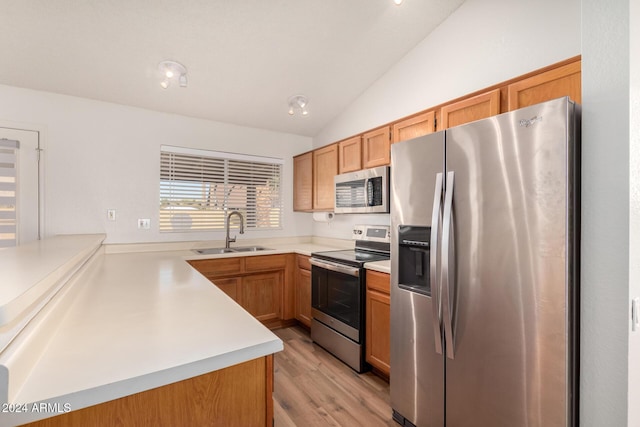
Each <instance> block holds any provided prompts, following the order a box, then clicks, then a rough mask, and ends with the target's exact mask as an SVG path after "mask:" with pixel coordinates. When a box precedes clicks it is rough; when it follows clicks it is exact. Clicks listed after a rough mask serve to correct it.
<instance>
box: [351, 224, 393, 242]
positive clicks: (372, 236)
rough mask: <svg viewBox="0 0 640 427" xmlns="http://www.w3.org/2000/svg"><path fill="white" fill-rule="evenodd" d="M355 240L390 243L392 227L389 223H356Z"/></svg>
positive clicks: (353, 236)
mask: <svg viewBox="0 0 640 427" xmlns="http://www.w3.org/2000/svg"><path fill="white" fill-rule="evenodd" d="M352 238H353V240H366V241H370V242H383V243H389V242H390V241H391V228H390V227H389V226H388V225H354V226H353V234H352Z"/></svg>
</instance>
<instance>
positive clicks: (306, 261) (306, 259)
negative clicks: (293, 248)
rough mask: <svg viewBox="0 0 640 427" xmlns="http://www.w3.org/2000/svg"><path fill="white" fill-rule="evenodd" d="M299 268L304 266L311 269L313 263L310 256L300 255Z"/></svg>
mask: <svg viewBox="0 0 640 427" xmlns="http://www.w3.org/2000/svg"><path fill="white" fill-rule="evenodd" d="M297 258H298V268H302V269H303V270H311V263H310V262H309V257H308V256H306V255H298V256H297Z"/></svg>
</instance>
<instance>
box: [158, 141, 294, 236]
mask: <svg viewBox="0 0 640 427" xmlns="http://www.w3.org/2000/svg"><path fill="white" fill-rule="evenodd" d="M282 164H283V161H282V159H275V158H268V157H257V156H248V155H243V154H234V153H223V152H216V151H207V150H195V149H188V148H181V147H171V146H165V145H163V146H161V148H160V220H159V224H160V231H161V232H184V231H215V230H224V229H225V221H226V218H227V214H228V213H230V212H232V211H234V210H236V211H239V212H240V213H241V214H242V215H243V216H244V220H245V227H247V228H248V229H254V230H268V229H276V228H281V226H282V194H281V175H282ZM234 221H235V219H234Z"/></svg>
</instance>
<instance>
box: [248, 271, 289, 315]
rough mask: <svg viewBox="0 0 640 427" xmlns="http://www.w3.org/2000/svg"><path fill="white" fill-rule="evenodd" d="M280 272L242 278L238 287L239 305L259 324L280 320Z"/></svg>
mask: <svg viewBox="0 0 640 427" xmlns="http://www.w3.org/2000/svg"><path fill="white" fill-rule="evenodd" d="M283 281H284V274H283V272H282V271H274V272H271V273H260V274H252V275H249V276H244V277H243V278H242V282H241V286H240V305H241V306H242V307H244V309H245V310H247V311H248V312H249V313H251V315H253V317H255V318H256V319H258V320H260V321H261V322H264V321H267V320H276V319H279V318H280V289H281V288H282V284H283Z"/></svg>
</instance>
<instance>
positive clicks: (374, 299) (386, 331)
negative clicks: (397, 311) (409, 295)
mask: <svg viewBox="0 0 640 427" xmlns="http://www.w3.org/2000/svg"><path fill="white" fill-rule="evenodd" d="M366 303H367V307H366V322H365V323H366V355H365V358H366V360H367V362H368V363H369V364H371V366H373V367H374V368H376V369H377V370H378V371H379V372H380V373H382V374H384V375H386V376H387V377H389V376H390V371H391V367H390V353H391V296H390V277H389V275H388V274H386V273H380V272H377V271H371V270H367V297H366Z"/></svg>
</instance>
